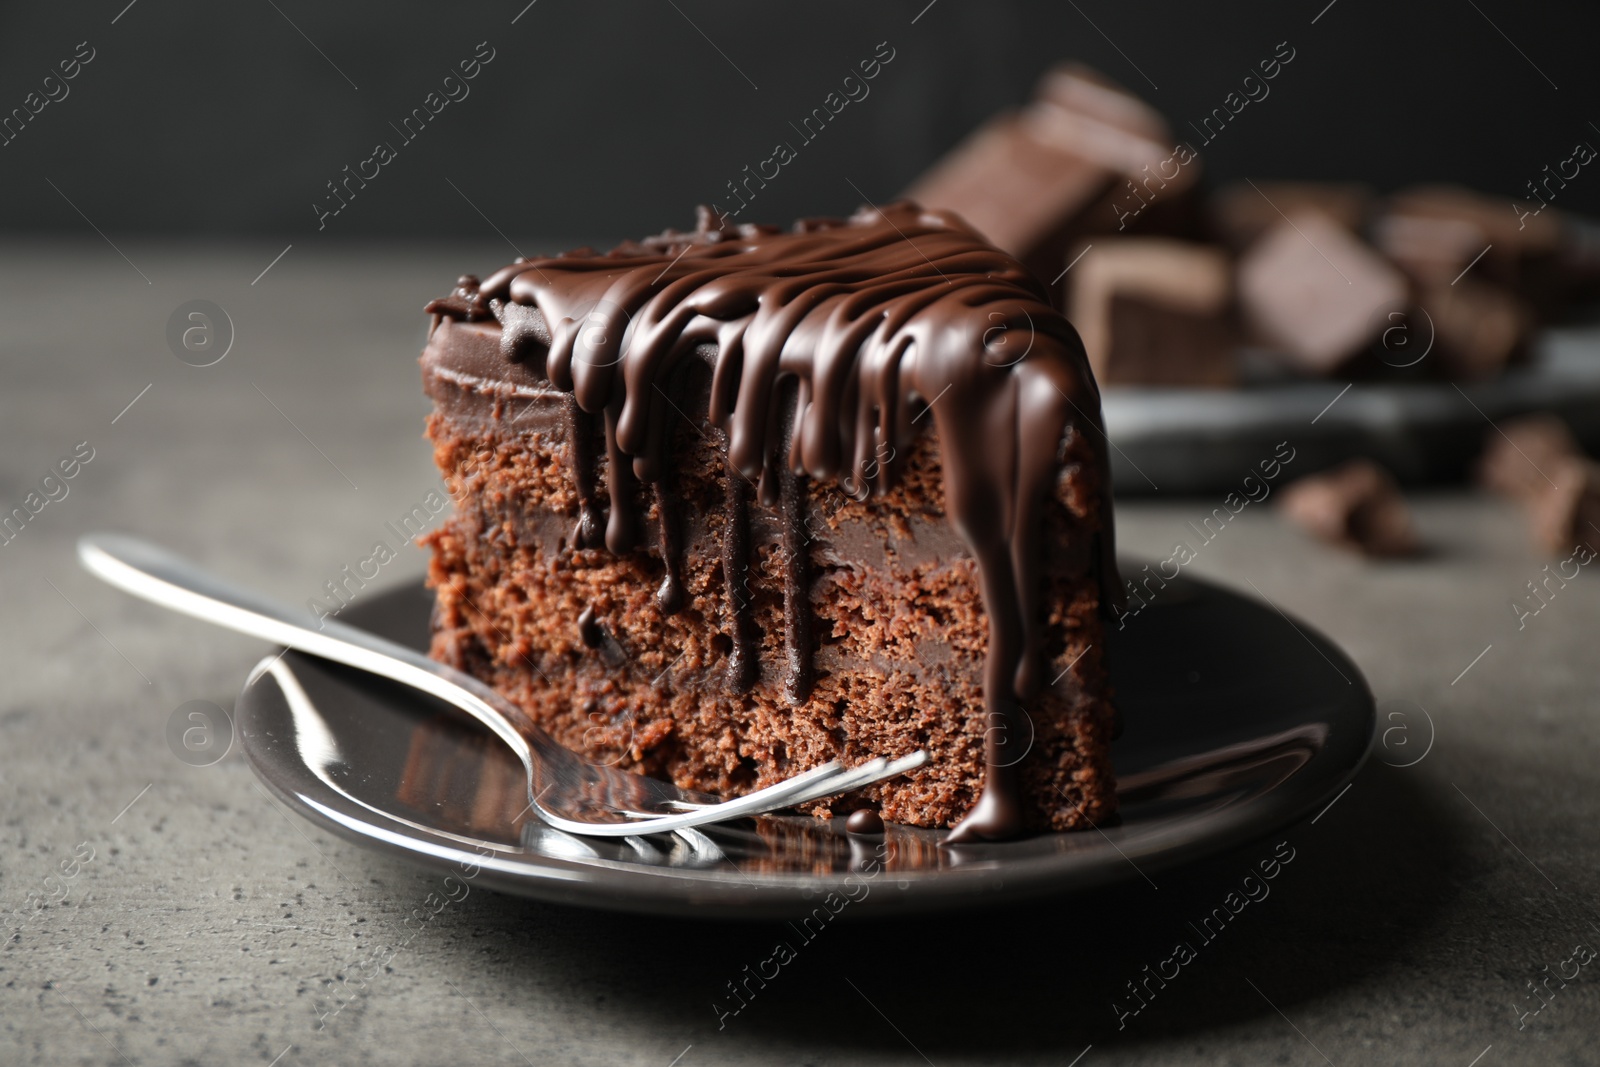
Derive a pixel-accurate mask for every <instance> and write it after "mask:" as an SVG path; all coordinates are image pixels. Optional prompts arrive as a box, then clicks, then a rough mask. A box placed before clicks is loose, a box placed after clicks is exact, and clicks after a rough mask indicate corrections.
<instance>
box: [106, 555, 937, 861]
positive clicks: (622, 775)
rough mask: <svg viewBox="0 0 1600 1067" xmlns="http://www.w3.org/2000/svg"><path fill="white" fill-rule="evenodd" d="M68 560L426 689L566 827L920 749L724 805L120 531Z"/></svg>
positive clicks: (602, 827)
mask: <svg viewBox="0 0 1600 1067" xmlns="http://www.w3.org/2000/svg"><path fill="white" fill-rule="evenodd" d="M78 560H79V562H81V563H82V564H83V566H84V569H86V570H88V571H89V572H90V573H91V574H93V575H95V576H96V577H98V578H100V579H102V580H104V581H106V582H108V583H110V584H111V585H114V586H116V587H117V588H118V589H121V590H124V591H125V592H129V593H132V594H133V595H134V596H137V597H142V598H144V599H145V600H148V601H150V602H152V603H155V604H160V605H161V606H162V607H165V608H170V609H171V610H173V611H177V612H181V613H183V614H185V615H192V616H194V617H195V618H197V619H204V620H205V621H206V622H210V623H215V624H216V625H218V626H223V627H226V628H228V629H230V630H237V631H239V632H240V633H245V634H250V635H252V636H254V637H261V638H265V639H266V640H268V641H271V642H273V643H275V644H280V645H285V646H287V647H289V648H292V649H297V650H299V651H301V652H306V653H310V654H311V655H313V656H320V657H322V658H323V659H329V660H333V661H335V662H337V663H343V664H345V665H346V666H350V667H355V668H357V669H359V670H363V671H369V672H371V673H373V674H377V675H381V676H382V677H384V678H388V679H391V680H393V681H396V682H399V683H401V684H403V685H408V686H411V687H412V688H414V689H420V690H421V691H423V692H425V693H429V694H431V695H433V696H435V697H438V698H439V699H440V700H443V701H445V702H446V703H448V704H452V705H454V706H455V707H457V708H460V709H461V710H462V711H464V712H466V713H467V714H468V715H471V716H472V717H473V718H475V719H477V720H478V721H479V722H481V723H483V725H485V726H487V727H488V728H489V729H490V730H492V731H494V733H495V736H497V737H499V738H500V740H502V741H504V742H505V743H506V744H507V745H509V746H510V747H511V750H512V751H513V752H515V753H516V754H517V756H518V758H520V759H521V760H522V764H523V766H524V767H525V768H527V771H528V799H529V802H530V804H531V806H532V807H533V808H534V809H535V810H536V811H537V812H538V813H539V816H540V818H542V819H543V820H544V821H545V822H546V823H549V824H550V825H551V826H554V827H556V828H557V829H559V830H565V831H567V832H568V833H573V834H587V835H590V836H595V837H626V836H632V835H635V834H653V833H664V832H668V831H673V830H683V829H687V828H689V827H694V826H705V825H708V824H710V823H718V822H727V821H728V820H730V819H739V818H744V817H745V816H749V815H759V814H761V813H763V812H769V811H776V810H777V809H779V808H786V807H792V806H794V805H796V804H805V803H809V802H810V801H813V800H820V799H822V798H823V797H828V796H835V795H838V794H840V793H846V792H849V791H850V790H852V789H860V788H861V787H863V786H867V785H871V784H872V783H873V782H879V781H882V780H883V779H885V778H892V777H894V776H895V775H897V774H904V773H905V772H906V771H909V770H912V769H913V768H916V767H920V766H921V765H922V764H923V763H924V762H926V760H927V754H926V753H925V752H922V751H918V752H913V753H912V754H911V755H909V756H902V757H901V758H899V759H896V760H888V759H884V758H883V757H881V756H880V757H878V758H875V759H871V760H868V761H866V762H865V763H862V764H860V765H859V766H856V767H852V768H850V769H849V770H845V769H842V766H841V764H840V763H839V761H837V760H833V761H831V762H828V763H825V764H823V765H822V766H820V767H815V768H813V769H811V770H809V771H805V772H804V773H802V774H797V775H795V776H794V777H793V778H789V779H787V780H785V781H782V782H779V783H778V784H777V785H773V786H768V787H767V788H765V789H761V790H757V791H756V792H754V793H750V794H747V795H745V796H742V797H736V798H734V799H733V800H722V799H721V798H719V797H715V796H712V795H711V794H709V793H699V792H695V791H693V790H688V789H679V788H678V787H676V786H674V785H672V784H671V783H669V782H662V781H658V780H656V779H654V778H646V777H644V776H643V775H638V774H629V773H628V772H626V771H619V770H616V769H614V768H611V767H601V766H597V765H595V764H592V763H589V762H588V761H586V760H584V759H583V758H582V757H580V756H579V755H578V754H577V753H575V752H573V751H572V750H571V749H569V748H566V747H565V746H563V745H560V744H558V743H556V741H555V740H554V739H553V738H552V737H550V735H549V734H547V733H545V732H544V731H543V730H541V729H540V728H539V727H537V726H535V725H533V724H532V723H530V722H528V720H527V717H526V716H525V715H524V714H523V713H522V712H521V711H520V710H518V709H517V707H516V706H515V705H513V704H512V703H511V702H510V701H508V700H506V699H505V698H504V697H502V696H501V695H500V694H499V693H497V692H495V691H494V690H493V689H491V688H490V687H489V686H487V685H485V684H484V683H482V682H480V681H478V679H476V678H474V677H472V676H471V675H469V674H465V673H463V672H461V671H458V670H456V669H454V668H453V667H449V666H446V665H445V664H443V663H437V662H435V661H434V660H431V659H429V658H428V657H427V656H424V655H422V654H421V653H420V652H417V651H415V650H413V649H410V648H407V647H405V646H404V645H400V644H396V643H395V642H393V641H389V640H387V639H385V638H382V637H379V636H378V635H377V634H373V633H369V632H367V631H365V630H359V629H357V628H356V627H354V626H350V625H347V624H345V623H342V622H339V621H338V620H336V619H325V620H323V621H322V622H321V623H320V624H318V623H316V622H315V621H314V620H313V618H312V616H311V615H310V614H309V613H305V612H300V611H297V610H296V609H294V608H291V607H287V606H285V605H281V604H278V603H275V602H274V601H272V600H269V599H267V598H266V597H263V596H260V595H258V594H256V593H253V592H251V591H249V590H247V589H241V588H237V587H235V586H233V585H230V584H229V583H227V582H224V581H222V580H221V579H218V578H216V577H214V576H213V575H211V574H208V573H206V572H205V571H203V570H201V569H200V568H198V567H196V566H194V565H193V564H191V563H189V562H188V561H186V560H184V559H181V558H180V557H178V556H176V555H173V554H172V553H170V552H167V551H166V550H164V549H161V548H158V547H157V546H155V545H152V544H148V543H146V542H144V541H139V540H136V539H134V538H131V537H121V536H118V535H114V534H94V535H91V536H88V537H85V538H83V539H82V540H80V541H79V542H78Z"/></svg>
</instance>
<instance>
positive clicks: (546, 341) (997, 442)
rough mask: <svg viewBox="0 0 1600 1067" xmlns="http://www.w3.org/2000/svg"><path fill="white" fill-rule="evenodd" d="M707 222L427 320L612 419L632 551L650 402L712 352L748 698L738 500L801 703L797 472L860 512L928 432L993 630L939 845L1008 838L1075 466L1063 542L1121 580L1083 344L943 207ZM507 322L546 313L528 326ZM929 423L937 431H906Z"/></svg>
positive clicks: (517, 270)
mask: <svg viewBox="0 0 1600 1067" xmlns="http://www.w3.org/2000/svg"><path fill="white" fill-rule="evenodd" d="M710 219H711V216H709V215H707V214H705V213H702V217H701V226H700V230H699V232H697V233H692V234H683V233H675V232H672V231H668V232H667V233H664V234H662V235H661V236H660V237H654V238H649V239H647V240H644V241H639V242H630V243H628V244H625V245H623V246H621V247H619V248H617V249H616V250H614V251H613V252H611V253H609V254H606V255H596V254H594V253H592V252H589V251H587V250H582V251H580V252H575V253H570V254H568V255H566V256H562V257H557V258H547V259H540V260H529V261H525V262H519V263H516V264H513V265H512V266H510V267H506V268H504V269H503V270H501V271H499V272H497V273H496V274H495V275H493V276H492V277H490V278H488V279H487V280H485V281H484V282H483V284H482V285H481V286H479V287H477V288H476V289H474V288H473V287H471V286H465V285H464V286H462V287H461V290H460V291H459V292H458V294H453V296H454V297H455V298H454V299H452V300H446V301H442V302H436V304H434V305H430V307H431V308H432V309H433V311H434V313H435V314H438V315H449V316H461V317H471V316H472V315H474V314H476V313H477V310H478V309H481V308H484V307H488V308H491V309H493V310H494V314H495V316H496V317H497V318H499V319H500V320H501V322H502V324H503V328H504V330H505V332H503V334H502V348H503V350H505V351H506V352H507V356H508V358H511V359H514V360H522V361H524V362H525V363H526V364H527V365H528V366H529V367H530V369H531V368H533V367H534V366H535V365H536V360H535V358H533V357H535V356H536V355H543V356H544V357H545V359H544V364H543V366H542V368H540V369H541V370H542V371H543V373H544V374H545V375H546V376H547V377H548V380H549V382H550V384H551V385H552V386H553V387H555V388H557V389H562V390H566V391H568V392H570V393H571V394H572V396H573V398H574V400H575V401H576V404H577V406H578V407H579V408H581V409H582V410H583V411H585V412H588V413H591V414H594V415H598V414H600V413H602V412H603V413H604V415H605V435H606V452H607V459H608V467H609V472H610V473H609V479H608V480H609V483H610V492H611V514H610V516H609V518H608V522H607V528H606V539H605V540H606V545H607V546H608V547H609V548H611V549H612V550H613V551H616V552H621V551H625V550H627V549H628V548H629V547H631V546H632V545H633V544H634V543H635V540H636V537H637V531H638V529H639V526H640V524H639V521H638V515H637V511H638V492H637V486H636V484H635V478H636V477H637V478H639V479H642V480H644V481H647V482H656V481H658V480H659V479H660V477H661V472H662V471H663V470H664V469H665V466H664V458H663V457H664V449H665V448H666V442H667V441H668V439H669V436H670V435H668V434H666V433H664V432H663V431H662V427H661V423H662V422H663V420H665V419H670V418H675V417H677V415H676V413H675V412H673V411H672V410H671V407H670V406H669V405H667V404H665V403H663V400H665V399H666V396H667V394H666V393H665V392H664V391H663V387H664V386H666V385H667V383H668V382H669V381H670V379H671V376H672V374H673V372H674V370H675V369H676V368H677V367H678V366H679V365H681V364H683V363H684V361H685V360H686V359H690V358H696V352H697V350H698V349H700V347H701V346H712V347H713V348H714V353H713V354H712V355H711V356H710V361H711V368H712V377H711V399H710V410H709V412H708V421H709V422H710V423H711V424H713V425H715V426H718V427H721V428H722V429H723V430H724V431H725V432H726V434H727V440H728V464H729V468H730V473H729V477H728V493H727V515H726V516H725V518H726V521H727V528H726V532H725V534H724V543H723V570H724V576H725V578H726V580H727V584H728V590H729V601H730V606H731V608H732V617H733V624H734V625H733V630H734V633H733V635H732V636H733V654H732V656H731V657H730V661H729V682H730V685H732V686H733V688H734V689H736V690H739V691H744V690H746V689H748V688H749V687H750V686H751V685H753V684H754V681H755V676H756V673H757V670H756V668H757V664H756V663H755V660H754V649H755V640H754V636H753V635H754V631H755V619H754V615H753V609H752V605H751V602H750V601H751V597H750V594H749V588H748V572H749V531H748V529H747V524H748V521H749V516H748V512H749V507H750V501H749V497H750V485H751V483H754V482H756V481H758V480H759V482H760V483H761V488H762V493H761V496H762V499H763V500H764V501H767V502H768V505H769V506H771V505H772V504H776V505H778V506H779V507H780V509H781V511H782V517H783V522H784V528H785V531H786V533H785V538H786V543H785V558H786V559H787V560H790V561H792V563H793V565H790V566H786V568H785V575H784V586H785V589H784V602H785V614H786V615H787V617H788V622H789V626H788V629H789V638H788V652H789V660H790V663H789V667H790V670H789V678H790V679H793V680H794V681H793V682H791V684H790V685H789V690H790V696H791V699H793V698H794V697H795V696H796V695H797V694H801V693H803V692H805V691H806V689H807V685H808V682H807V681H806V678H805V675H806V674H808V673H809V672H808V671H801V672H798V673H797V671H796V664H797V659H796V657H797V656H798V655H800V654H802V653H809V648H810V640H809V633H804V635H803V632H805V631H807V630H808V627H809V619H808V616H809V613H808V612H805V611H801V610H798V609H799V607H800V605H802V604H803V603H804V602H805V599H806V583H805V576H804V572H803V570H802V569H801V567H800V564H801V563H802V562H803V556H804V553H803V551H798V552H797V551H795V550H794V547H793V545H792V544H791V543H790V540H791V532H792V534H793V540H794V542H796V543H798V542H799V536H798V535H799V533H800V526H801V525H802V522H801V520H802V519H803V509H804V499H805V498H804V493H803V491H802V486H803V482H802V481H801V479H800V478H799V477H797V476H795V474H794V472H795V471H799V472H801V473H802V474H803V475H805V476H808V477H810V478H814V479H818V480H831V481H833V482H834V483H836V484H840V485H842V486H843V487H844V488H845V489H846V491H847V492H849V493H851V495H853V496H859V497H865V496H867V495H870V494H873V493H882V492H885V491H887V490H888V489H890V488H891V487H892V486H893V485H894V483H895V478H896V462H895V457H896V454H897V450H899V449H901V448H902V447H903V446H904V444H905V442H906V440H907V439H908V438H909V437H910V436H911V435H912V434H913V433H914V432H916V430H917V429H918V428H919V426H921V425H926V423H927V421H932V422H933V423H934V425H935V428H936V432H937V434H938V439H939V452H940V457H941V461H942V465H943V476H944V490H945V502H946V509H945V510H946V512H947V514H948V516H949V519H950V522H951V524H952V525H953V526H954V527H955V529H956V530H957V532H958V533H959V534H960V535H961V537H962V539H963V540H964V541H965V543H966V545H967V547H968V549H969V550H970V551H971V553H972V555H973V557H974V558H975V559H976V561H977V564H978V572H979V582H980V586H981V589H982V594H983V601H984V608H985V612H986V614H987V616H988V619H989V646H988V651H987V655H986V661H985V665H984V701H985V705H986V706H985V714H986V719H985V723H986V726H987V729H986V731H985V741H984V747H985V758H986V760H987V763H988V770H987V774H986V776H985V782H984V787H983V792H982V795H981V797H980V799H979V801H978V804H977V805H976V807H975V808H974V809H973V811H972V812H971V813H969V815H968V816H967V817H966V818H965V819H964V820H963V821H962V822H961V824H960V825H959V826H958V827H957V829H956V830H955V832H954V833H953V834H952V835H951V837H950V840H952V841H971V840H979V839H995V838H1001V837H1008V836H1014V835H1015V834H1016V833H1018V832H1020V830H1021V826H1022V803H1021V795H1020V789H1019V782H1020V777H1021V776H1020V771H1019V769H1018V766H1017V760H1018V749H1019V745H1021V743H1022V742H1023V741H1024V739H1025V738H1026V737H1027V731H1028V725H1029V724H1028V723H1027V721H1026V712H1025V711H1024V710H1023V707H1022V701H1023V700H1026V699H1028V698H1029V697H1030V696H1031V695H1032V694H1033V693H1035V692H1037V691H1038V690H1039V688H1041V686H1042V681H1041V679H1042V678H1043V675H1044V672H1043V670H1042V664H1041V663H1040V662H1039V659H1040V652H1039V645H1040V639H1041V629H1042V624H1043V619H1042V618H1041V615H1042V610H1041V605H1040V597H1041V595H1042V590H1043V587H1044V585H1045V577H1044V575H1043V574H1042V572H1041V567H1040V560H1041V558H1042V543H1041V535H1042V530H1043V520H1044V515H1043V510H1042V509H1043V507H1044V503H1045V500H1046V499H1047V497H1048V496H1049V495H1050V493H1051V492H1052V491H1053V490H1054V487H1055V479H1056V477H1057V475H1058V473H1059V471H1060V469H1061V467H1062V466H1063V464H1064V463H1069V462H1070V463H1072V464H1075V465H1077V466H1078V467H1079V468H1080V470H1081V471H1082V473H1083V475H1084V476H1086V477H1085V479H1084V480H1085V481H1087V483H1088V489H1087V493H1088V496H1089V498H1090V502H1091V508H1092V509H1093V510H1094V511H1095V512H1097V514H1093V515H1091V516H1090V517H1089V518H1088V519H1087V520H1086V521H1085V522H1084V524H1083V525H1082V526H1081V527H1080V528H1079V529H1078V530H1076V531H1075V532H1074V536H1075V537H1081V538H1083V539H1085V542H1086V543H1087V539H1089V538H1097V539H1098V550H1097V552H1094V553H1089V554H1086V556H1085V558H1086V559H1087V560H1089V561H1090V562H1088V563H1086V564H1085V566H1087V567H1093V566H1098V568H1099V578H1100V581H1101V583H1102V589H1104V590H1107V593H1105V594H1103V595H1102V605H1101V606H1102V609H1103V610H1109V608H1110V606H1111V603H1112V596H1114V595H1119V594H1118V593H1113V592H1112V591H1119V590H1120V587H1121V583H1120V581H1118V580H1116V577H1115V575H1116V571H1115V557H1114V544H1113V537H1112V530H1111V502H1110V478H1109V471H1108V469H1107V463H1106V455H1105V449H1104V448H1103V447H1102V444H1103V442H1104V439H1105V437H1104V430H1103V429H1102V428H1101V426H1100V421H1099V420H1100V397H1099V393H1098V391H1097V390H1096V388H1095V384H1094V380H1093V377H1092V376H1091V374H1090V372H1089V367H1088V361H1087V359H1086V358H1085V356H1084V353H1083V346H1082V344H1081V343H1080V342H1079V341H1078V337H1077V334H1076V333H1075V332H1074V331H1073V329H1072V327H1071V326H1070V325H1068V323H1067V322H1066V320H1065V319H1063V318H1062V317H1061V316H1060V314H1059V313H1057V312H1056V311H1054V310H1053V309H1052V308H1051V307H1050V304H1049V300H1048V297H1047V295H1046V292H1045V290H1044V288H1043V287H1042V286H1041V285H1040V284H1039V282H1038V281H1037V280H1035V279H1034V278H1033V277H1032V276H1031V275H1029V274H1028V272H1027V271H1026V270H1025V269H1024V268H1023V267H1022V265H1021V264H1020V263H1018V262H1017V261H1016V260H1014V259H1012V258H1011V257H1009V256H1007V255H1005V254H1004V253H1002V252H999V251H997V250H995V249H994V248H992V247H990V246H989V245H987V244H986V243H985V242H984V241H983V240H982V239H981V238H979V237H978V236H977V235H976V234H975V233H973V232H972V231H971V230H969V229H968V228H967V227H966V226H965V224H963V223H961V222H960V221H959V220H958V219H956V217H955V216H953V215H950V214H948V213H942V212H933V211H923V210H922V209H920V208H918V207H917V206H916V205H914V204H909V203H901V204H895V205H892V206H890V207H886V208H883V209H881V210H878V209H874V210H867V209H863V210H862V211H860V212H858V213H857V214H856V215H855V216H854V217H852V218H851V219H849V220H848V221H844V222H840V221H832V220H811V221H807V222H802V223H799V224H797V225H796V227H795V231H794V232H793V233H789V234H780V233H778V232H777V231H776V230H774V229H772V228H771V227H759V226H742V227H739V228H738V229H737V230H736V231H731V230H730V231H722V230H717V229H713V228H712V223H711V221H710ZM512 305H516V306H517V307H519V308H527V309H537V311H538V312H539V322H537V323H534V322H532V321H531V316H530V315H522V314H517V313H511V308H512ZM513 327H514V328H513ZM788 381H795V382H797V384H798V390H797V392H796V401H795V404H794V406H793V418H792V422H791V421H790V420H789V419H786V418H784V417H783V416H784V415H785V414H787V411H788V409H787V408H786V407H785V406H782V405H780V404H779V403H778V398H779V396H780V395H781V394H782V393H783V392H784V391H785V390H784V389H783V388H782V383H785V382H788ZM924 407H926V409H927V411H928V412H930V413H931V416H932V418H931V420H923V421H922V422H921V423H919V424H918V425H912V419H911V415H912V413H913V412H916V411H919V410H920V409H922V408H924ZM785 472H788V473H789V479H788V480H786V478H785ZM741 475H742V476H743V477H741ZM747 480H748V481H747ZM791 482H792V487H791ZM800 547H801V548H802V549H803V544H801V545H800ZM1096 557H1098V558H1096ZM786 681H788V679H786ZM1008 746H1009V747H1008ZM1024 747H1025V746H1024Z"/></svg>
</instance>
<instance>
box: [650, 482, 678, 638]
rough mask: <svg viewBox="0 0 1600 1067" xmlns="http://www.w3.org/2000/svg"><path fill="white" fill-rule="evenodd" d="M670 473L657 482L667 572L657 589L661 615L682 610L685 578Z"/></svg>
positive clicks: (672, 613)
mask: <svg viewBox="0 0 1600 1067" xmlns="http://www.w3.org/2000/svg"><path fill="white" fill-rule="evenodd" d="M668 478H669V475H668V474H667V473H666V472H665V471H663V472H662V476H661V478H660V479H659V480H658V481H657V482H656V483H655V489H656V515H657V523H658V531H659V534H658V538H657V545H658V546H659V547H660V549H661V562H662V564H663V565H665V567H666V571H667V573H666V574H665V575H664V576H663V577H662V579H661V587H660V588H659V589H657V590H656V604H657V605H658V606H659V607H660V608H661V611H662V614H665V615H676V614H677V613H678V612H680V611H682V610H683V581H682V579H681V578H679V577H678V570H679V566H678V564H679V560H680V559H682V557H683V531H682V527H681V524H680V519H679V516H678V506H677V500H676V498H675V497H674V496H673V495H672V487H671V486H669V485H668V484H667V482H668Z"/></svg>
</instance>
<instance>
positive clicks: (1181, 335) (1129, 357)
mask: <svg viewBox="0 0 1600 1067" xmlns="http://www.w3.org/2000/svg"><path fill="white" fill-rule="evenodd" d="M1080 251H1082V253H1083V254H1082V256H1081V258H1080V257H1079V255H1078V253H1079V252H1080ZM1074 258H1075V259H1076V264H1075V266H1074V267H1073V269H1072V270H1071V271H1069V272H1068V274H1067V282H1066V285H1067V298H1066V307H1067V314H1068V317H1069V318H1070V319H1071V320H1072V323H1073V325H1075V326H1076V327H1077V328H1078V333H1079V335H1080V336H1081V337H1082V338H1083V345H1084V348H1085V349H1086V350H1087V351H1088V353H1089V364H1090V366H1091V367H1093V368H1094V374H1095V379H1096V380H1097V381H1098V382H1100V384H1102V385H1203V386H1224V385H1232V384H1233V383H1234V381H1235V379H1236V378H1237V367H1236V360H1235V352H1236V350H1237V346H1238V329H1237V326H1236V322H1235V317H1234V312H1233V277H1232V275H1233V269H1232V264H1231V263H1230V262H1229V260H1228V256H1227V254H1226V253H1225V252H1224V251H1223V250H1222V249H1220V248H1217V247H1215V246H1210V245H1196V244H1188V243H1185V242H1182V241H1172V240H1168V239H1165V238H1160V237H1121V238H1117V237H1108V238H1100V239H1097V240H1096V241H1095V242H1094V244H1093V246H1092V248H1089V249H1087V250H1075V251H1074Z"/></svg>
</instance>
